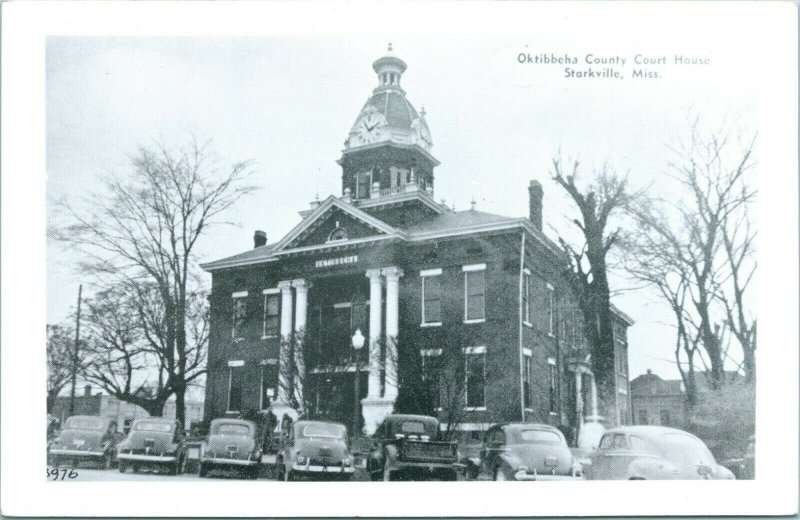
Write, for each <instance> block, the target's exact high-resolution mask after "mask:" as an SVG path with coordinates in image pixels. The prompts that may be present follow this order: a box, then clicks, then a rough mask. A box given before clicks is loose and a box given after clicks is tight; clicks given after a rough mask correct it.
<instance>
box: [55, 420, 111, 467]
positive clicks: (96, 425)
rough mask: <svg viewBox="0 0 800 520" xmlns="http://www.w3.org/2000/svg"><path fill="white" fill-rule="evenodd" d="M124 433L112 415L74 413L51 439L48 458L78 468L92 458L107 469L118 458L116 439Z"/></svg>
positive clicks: (56, 464)
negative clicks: (118, 427) (79, 464)
mask: <svg viewBox="0 0 800 520" xmlns="http://www.w3.org/2000/svg"><path fill="white" fill-rule="evenodd" d="M121 436H122V434H120V433H119V432H117V426H116V423H115V422H114V421H113V420H111V419H110V418H107V417H96V416H91V415H73V416H72V417H70V418H69V419H67V420H66V422H65V423H64V427H63V428H62V429H61V432H60V433H59V434H58V435H57V436H56V437H55V438H54V439H53V440H52V441H51V442H50V444H49V446H48V450H47V458H48V461H49V462H50V464H53V465H54V466H58V465H60V464H64V463H67V464H69V465H70V466H73V467H75V466H77V465H78V463H80V462H83V461H91V462H94V463H96V464H100V465H101V466H103V467H104V468H106V469H108V468H110V467H111V466H112V465H113V464H114V462H115V461H116V447H117V441H118V440H119V439H120V437H121Z"/></svg>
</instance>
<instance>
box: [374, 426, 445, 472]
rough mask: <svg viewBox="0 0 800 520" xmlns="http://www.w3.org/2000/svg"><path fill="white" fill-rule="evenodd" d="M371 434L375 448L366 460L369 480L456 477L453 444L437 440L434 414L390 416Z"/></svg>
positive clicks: (438, 438)
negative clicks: (429, 415) (431, 415)
mask: <svg viewBox="0 0 800 520" xmlns="http://www.w3.org/2000/svg"><path fill="white" fill-rule="evenodd" d="M373 437H374V439H375V440H376V441H377V442H376V447H375V449H374V450H373V452H372V453H371V454H370V456H369V459H367V472H369V475H370V479H371V480H403V479H425V478H439V479H441V480H456V479H457V478H458V469H459V464H458V450H457V446H456V443H455V442H447V441H442V440H440V433H439V421H438V420H437V419H436V418H434V417H428V416H425V415H402V414H393V415H389V416H388V417H386V418H385V419H384V420H383V422H382V423H381V424H380V425H379V426H378V429H377V430H376V432H375V435H374V436H373Z"/></svg>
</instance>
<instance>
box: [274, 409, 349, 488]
mask: <svg viewBox="0 0 800 520" xmlns="http://www.w3.org/2000/svg"><path fill="white" fill-rule="evenodd" d="M276 464H277V466H278V479H279V480H287V481H288V480H296V479H298V478H301V477H310V478H314V477H316V478H333V479H337V480H350V479H351V478H352V477H353V473H354V472H355V469H354V468H353V457H352V456H351V455H350V450H349V448H348V446H347V428H345V426H344V425H342V424H338V423H331V422H323V421H305V420H300V421H297V422H295V423H294V424H292V425H291V427H290V428H289V430H288V431H287V432H285V434H284V435H283V438H282V440H281V446H280V448H279V450H278V455H277V460H276Z"/></svg>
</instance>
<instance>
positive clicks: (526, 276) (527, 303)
mask: <svg viewBox="0 0 800 520" xmlns="http://www.w3.org/2000/svg"><path fill="white" fill-rule="evenodd" d="M522 321H523V322H525V324H526V325H530V324H531V272H530V271H528V270H527V269H525V270H524V272H523V273H522Z"/></svg>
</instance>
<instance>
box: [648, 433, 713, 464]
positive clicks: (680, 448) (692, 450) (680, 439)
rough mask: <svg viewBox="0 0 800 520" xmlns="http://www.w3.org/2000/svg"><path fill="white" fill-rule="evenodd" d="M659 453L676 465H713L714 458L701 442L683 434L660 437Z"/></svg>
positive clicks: (669, 434) (667, 434) (668, 434)
mask: <svg viewBox="0 0 800 520" xmlns="http://www.w3.org/2000/svg"><path fill="white" fill-rule="evenodd" d="M659 451H660V452H661V454H662V455H663V456H664V458H665V459H667V460H669V461H670V462H674V463H677V464H682V465H694V464H715V461H714V456H713V455H712V454H711V452H710V451H708V448H707V447H706V445H705V444H703V441H701V440H699V439H696V438H694V437H692V436H690V435H686V434H684V433H665V434H664V435H662V436H661V442H660V443H659Z"/></svg>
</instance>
